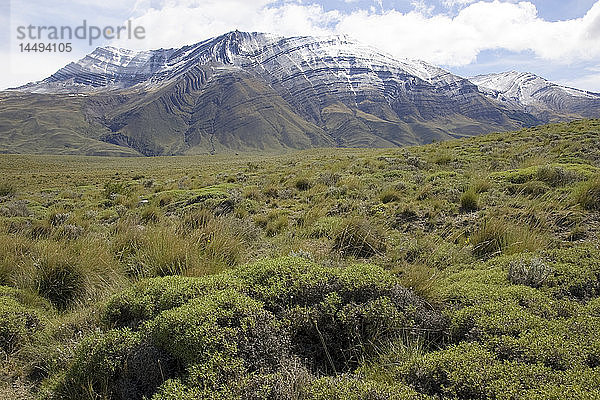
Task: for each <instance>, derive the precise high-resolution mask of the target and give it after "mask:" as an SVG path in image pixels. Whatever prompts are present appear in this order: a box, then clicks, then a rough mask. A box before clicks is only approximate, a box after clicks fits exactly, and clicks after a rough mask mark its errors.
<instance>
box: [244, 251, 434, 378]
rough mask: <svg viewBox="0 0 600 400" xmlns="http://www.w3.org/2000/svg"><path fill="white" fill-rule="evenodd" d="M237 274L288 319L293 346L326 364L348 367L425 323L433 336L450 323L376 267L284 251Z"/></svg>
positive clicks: (323, 368) (332, 368)
mask: <svg viewBox="0 0 600 400" xmlns="http://www.w3.org/2000/svg"><path fill="white" fill-rule="evenodd" d="M234 274H235V275H236V276H237V277H238V278H239V279H240V280H241V281H242V283H243V284H245V286H246V287H248V288H250V292H249V293H250V295H251V296H252V297H254V298H257V299H259V300H261V301H263V302H264V303H265V307H266V308H267V309H268V310H271V311H273V312H274V313H275V315H277V316H282V317H283V318H284V320H286V321H287V324H289V326H290V329H291V337H292V344H293V349H294V351H295V352H296V354H299V355H300V356H301V357H302V358H307V359H309V360H311V361H310V362H311V363H312V366H313V368H317V369H319V370H321V371H326V372H335V371H337V372H340V371H347V370H348V369H350V368H351V367H353V366H356V365H357V362H358V361H359V360H361V359H362V358H364V357H367V356H368V355H369V354H371V353H372V352H373V350H374V349H375V348H376V347H377V346H379V345H383V344H384V343H385V342H387V341H389V340H392V339H394V338H397V337H398V336H402V335H411V334H413V333H416V334H418V333H421V332H422V331H420V329H424V330H425V331H427V332H429V333H430V339H431V340H432V341H433V340H435V339H436V337H439V335H440V334H441V331H442V330H443V329H444V328H445V320H444V319H443V318H442V317H441V315H439V314H438V313H437V312H436V311H434V310H432V309H430V308H428V306H427V305H426V303H425V302H424V301H423V300H421V299H419V298H418V297H417V296H416V295H414V293H412V292H410V291H409V290H407V289H405V288H403V287H401V286H399V285H398V281H397V279H396V278H394V277H393V276H392V275H391V274H389V273H388V272H386V271H384V270H382V269H381V268H379V267H375V266H369V265H355V266H351V267H348V268H345V269H331V268H324V267H321V266H318V265H316V264H314V263H312V262H310V261H308V260H305V259H298V258H280V259H276V260H265V261H262V262H259V263H255V264H251V265H247V266H244V267H241V268H239V269H236V270H235V271H234Z"/></svg>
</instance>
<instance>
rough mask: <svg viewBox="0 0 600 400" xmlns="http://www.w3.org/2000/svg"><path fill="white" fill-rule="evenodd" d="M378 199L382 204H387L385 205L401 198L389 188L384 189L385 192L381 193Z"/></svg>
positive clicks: (398, 193)
mask: <svg viewBox="0 0 600 400" xmlns="http://www.w3.org/2000/svg"><path fill="white" fill-rule="evenodd" d="M379 198H380V199H381V202H382V203H383V204H387V203H393V202H396V201H399V200H400V199H401V198H402V196H401V195H400V192H398V191H397V190H395V189H393V188H389V189H386V190H385V191H383V193H381V196H379Z"/></svg>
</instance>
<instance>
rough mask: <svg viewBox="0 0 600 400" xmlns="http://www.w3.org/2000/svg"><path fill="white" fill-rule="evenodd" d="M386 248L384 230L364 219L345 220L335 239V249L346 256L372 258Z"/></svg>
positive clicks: (383, 251)
mask: <svg viewBox="0 0 600 400" xmlns="http://www.w3.org/2000/svg"><path fill="white" fill-rule="evenodd" d="M385 250H386V240H385V236H384V235H383V232H382V230H381V229H380V228H378V227H377V226H374V225H373V224H372V223H371V222H369V221H367V220H364V219H350V220H348V221H346V222H344V223H343V224H342V226H341V227H340V230H339V232H338V233H337V235H336V236H335V238H334V240H333V251H335V252H337V253H339V254H340V255H342V256H345V257H348V256H351V257H356V258H370V257H373V256H375V255H380V254H383V253H385Z"/></svg>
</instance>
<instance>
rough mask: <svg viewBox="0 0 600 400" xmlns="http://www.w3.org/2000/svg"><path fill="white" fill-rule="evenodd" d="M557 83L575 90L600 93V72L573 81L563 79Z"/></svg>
mask: <svg viewBox="0 0 600 400" xmlns="http://www.w3.org/2000/svg"><path fill="white" fill-rule="evenodd" d="M557 83H559V84H561V85H565V86H569V87H573V88H585V89H586V90H589V91H592V92H596V93H600V72H593V73H590V74H587V75H583V76H579V77H575V78H572V79H563V80H560V81H557Z"/></svg>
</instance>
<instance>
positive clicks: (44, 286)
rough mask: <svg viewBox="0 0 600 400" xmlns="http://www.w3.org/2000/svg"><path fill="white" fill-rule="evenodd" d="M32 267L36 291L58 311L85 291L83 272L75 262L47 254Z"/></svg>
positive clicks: (57, 255)
mask: <svg viewBox="0 0 600 400" xmlns="http://www.w3.org/2000/svg"><path fill="white" fill-rule="evenodd" d="M34 267H35V269H36V276H35V285H36V288H37V291H38V292H39V293H40V295H42V296H43V297H45V298H47V299H48V300H50V302H51V303H52V304H54V305H55V306H56V307H58V308H60V309H64V308H66V307H67V306H69V305H70V304H72V303H73V302H74V301H75V299H76V298H77V297H78V296H79V295H81V294H82V293H84V291H85V288H84V285H85V279H86V276H85V272H84V271H83V270H82V268H81V267H80V265H78V263H77V261H76V260H73V259H70V258H65V257H61V256H60V255H59V254H47V255H45V256H44V257H43V258H41V259H40V260H38V261H37V262H36V263H35V264H34Z"/></svg>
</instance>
